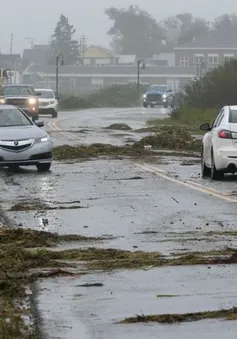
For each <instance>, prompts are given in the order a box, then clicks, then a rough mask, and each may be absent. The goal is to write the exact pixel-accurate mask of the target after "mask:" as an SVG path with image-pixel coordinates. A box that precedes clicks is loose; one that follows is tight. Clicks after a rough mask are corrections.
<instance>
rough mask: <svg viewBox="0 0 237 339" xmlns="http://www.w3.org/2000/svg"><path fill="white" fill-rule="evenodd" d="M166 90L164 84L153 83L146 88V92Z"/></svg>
mask: <svg viewBox="0 0 237 339" xmlns="http://www.w3.org/2000/svg"><path fill="white" fill-rule="evenodd" d="M153 91H155V92H167V91H168V88H167V87H166V86H159V85H154V86H150V87H149V88H148V90H147V92H153Z"/></svg>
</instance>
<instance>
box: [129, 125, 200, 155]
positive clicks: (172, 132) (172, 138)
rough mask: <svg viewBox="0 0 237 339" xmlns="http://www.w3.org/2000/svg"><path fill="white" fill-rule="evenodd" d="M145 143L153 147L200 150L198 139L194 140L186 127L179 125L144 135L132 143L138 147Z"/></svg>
mask: <svg viewBox="0 0 237 339" xmlns="http://www.w3.org/2000/svg"><path fill="white" fill-rule="evenodd" d="M145 145H151V146H152V147H153V148H154V149H168V150H192V151H200V150H201V142H200V140H195V139H194V138H193V137H192V135H191V133H190V132H189V131H188V130H187V129H186V128H184V127H179V126H175V127H169V128H167V129H165V130H164V131H161V132H159V133H158V132H157V133H154V134H153V135H149V136H146V137H144V138H142V139H141V140H140V141H138V142H136V143H135V144H134V146H135V147H138V148H139V147H142V146H143V147H144V146H145Z"/></svg>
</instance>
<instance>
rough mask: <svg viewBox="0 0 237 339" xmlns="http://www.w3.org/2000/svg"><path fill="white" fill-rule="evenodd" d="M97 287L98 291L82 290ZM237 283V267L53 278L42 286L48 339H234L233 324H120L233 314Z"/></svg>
mask: <svg viewBox="0 0 237 339" xmlns="http://www.w3.org/2000/svg"><path fill="white" fill-rule="evenodd" d="M210 281H211V282H212V283H211V284H210ZM227 282H228V283H227ZM93 283H97V286H95V287H90V288H88V287H80V285H82V284H93ZM236 283H237V277H236V266H226V267H217V266H215V267H211V269H208V268H207V267H199V266H197V267H175V268H174V267H173V268H167V267H165V268H159V269H152V270H149V271H118V272H113V273H103V274H91V275H89V276H82V277H81V278H80V279H78V278H76V279H72V278H63V279H62V278H61V279H60V278H57V279H49V280H47V281H44V282H42V283H41V284H40V286H39V294H38V308H39V310H40V312H41V314H42V318H43V319H44V320H43V329H44V331H45V333H46V334H47V335H49V334H50V336H47V338H54V337H55V336H57V338H59V339H77V338H78V335H80V339H87V338H89V339H92V338H93V339H102V338H103V339H104V338H106V339H110V338H111V339H114V338H123V339H132V338H134V339H135V338H136V339H137V338H140V339H144V338H147V335H148V333H149V338H154V339H157V338H161V339H164V338H167V339H170V338H183V339H190V338H193V339H199V338H200V337H201V336H202V337H203V336H204V337H205V336H207V337H208V339H216V338H218V339H222V338H223V337H225V338H227V339H233V338H235V336H236V326H237V325H236V322H232V321H220V320H219V321H217V320H205V321H201V322H195V323H184V324H177V325H176V324H173V325H159V324H150V323H148V324H143V323H140V324H136V325H134V324H133V325H131V324H127V325H119V324H115V323H116V322H119V321H120V320H123V319H124V318H126V317H131V316H135V315H142V314H144V315H148V314H167V313H187V312H198V311H208V310H209V311H210V310H220V309H229V308H231V307H233V306H236V304H237V293H236ZM157 295H176V296H177V297H175V298H172V297H167V298H165V297H163V298H158V297H157ZM65 310H66V311H65ZM65 315H66V317H65Z"/></svg>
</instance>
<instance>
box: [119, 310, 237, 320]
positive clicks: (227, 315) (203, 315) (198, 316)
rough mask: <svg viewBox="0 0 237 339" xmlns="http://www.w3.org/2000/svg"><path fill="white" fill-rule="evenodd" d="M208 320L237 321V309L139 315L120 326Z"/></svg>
mask: <svg viewBox="0 0 237 339" xmlns="http://www.w3.org/2000/svg"><path fill="white" fill-rule="evenodd" d="M207 319H225V320H237V307H233V308H230V309H223V310H217V311H203V312H195V313H184V314H157V315H137V316H135V317H131V318H125V319H124V320H122V321H120V322H119V323H120V324H134V323H148V322H156V323H160V324H174V323H184V322H192V321H200V320H207Z"/></svg>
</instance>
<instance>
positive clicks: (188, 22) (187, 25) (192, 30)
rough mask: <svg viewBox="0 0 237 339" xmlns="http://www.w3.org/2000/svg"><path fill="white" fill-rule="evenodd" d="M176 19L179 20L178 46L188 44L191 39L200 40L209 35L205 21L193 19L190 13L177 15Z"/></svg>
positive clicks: (208, 28)
mask: <svg viewBox="0 0 237 339" xmlns="http://www.w3.org/2000/svg"><path fill="white" fill-rule="evenodd" d="M176 18H177V19H178V20H179V27H180V34H179V37H178V44H183V43H188V42H190V41H192V40H193V38H196V39H198V38H202V37H205V36H207V35H208V34H209V32H210V25H209V22H207V21H206V20H205V19H202V18H195V17H193V15H192V14H190V13H182V14H178V15H177V16H176Z"/></svg>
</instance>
